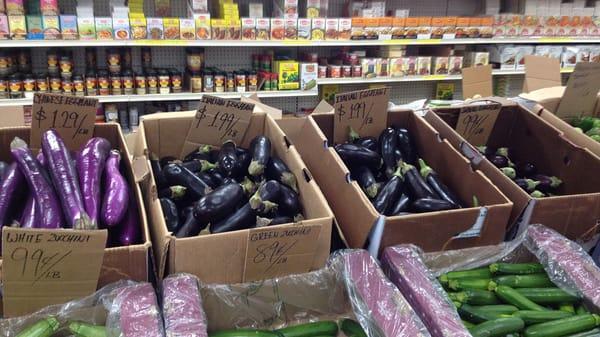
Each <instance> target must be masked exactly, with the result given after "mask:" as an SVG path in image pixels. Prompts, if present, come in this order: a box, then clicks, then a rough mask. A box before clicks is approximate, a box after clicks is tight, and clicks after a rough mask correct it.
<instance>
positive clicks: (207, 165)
mask: <svg viewBox="0 0 600 337" xmlns="http://www.w3.org/2000/svg"><path fill="white" fill-rule="evenodd" d="M199 162H200V172H205V171H208V170H212V169H214V168H217V165H216V164H213V163H211V162H209V161H208V160H200V161H199Z"/></svg>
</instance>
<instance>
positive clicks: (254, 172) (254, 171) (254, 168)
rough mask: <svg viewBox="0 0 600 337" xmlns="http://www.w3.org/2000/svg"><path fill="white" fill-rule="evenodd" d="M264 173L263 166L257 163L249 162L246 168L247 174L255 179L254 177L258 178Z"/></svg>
mask: <svg viewBox="0 0 600 337" xmlns="http://www.w3.org/2000/svg"><path fill="white" fill-rule="evenodd" d="M264 172H265V165H263V164H261V163H259V162H257V161H254V160H253V161H251V162H250V166H248V173H249V174H250V175H251V176H253V177H255V176H259V175H262V174H263V173H264Z"/></svg>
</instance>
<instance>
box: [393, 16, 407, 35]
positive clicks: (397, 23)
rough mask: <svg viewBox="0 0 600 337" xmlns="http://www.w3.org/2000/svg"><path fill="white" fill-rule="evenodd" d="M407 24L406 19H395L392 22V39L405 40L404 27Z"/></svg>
mask: <svg viewBox="0 0 600 337" xmlns="http://www.w3.org/2000/svg"><path fill="white" fill-rule="evenodd" d="M405 24H406V18H394V21H393V22H392V39H403V38H404V25H405Z"/></svg>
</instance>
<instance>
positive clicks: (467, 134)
mask: <svg viewBox="0 0 600 337" xmlns="http://www.w3.org/2000/svg"><path fill="white" fill-rule="evenodd" d="M500 109H502V104H500V103H491V104H475V105H469V106H465V107H462V108H461V109H460V114H459V115H458V122H457V123H456V132H458V133H459V134H460V135H461V136H463V138H465V140H467V141H468V142H469V143H471V144H472V145H475V146H481V145H485V144H486V143H487V141H488V139H489V138H490V134H491V133H492V130H493V129H494V124H496V119H498V114H499V113H500Z"/></svg>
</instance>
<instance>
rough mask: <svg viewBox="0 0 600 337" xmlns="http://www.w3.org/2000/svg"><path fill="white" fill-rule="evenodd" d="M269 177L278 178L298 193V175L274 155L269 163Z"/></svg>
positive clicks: (267, 172)
mask: <svg viewBox="0 0 600 337" xmlns="http://www.w3.org/2000/svg"><path fill="white" fill-rule="evenodd" d="M266 176H267V179H272V180H277V181H278V182H280V183H281V184H283V185H286V186H289V187H290V188H291V189H293V190H294V191H295V192H296V193H298V183H297V181H296V176H295V175H294V174H293V173H292V171H290V169H289V167H288V166H287V165H286V164H285V163H284V162H283V160H281V159H279V158H277V157H275V156H273V157H271V159H270V160H269V163H268V164H267V171H266Z"/></svg>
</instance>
